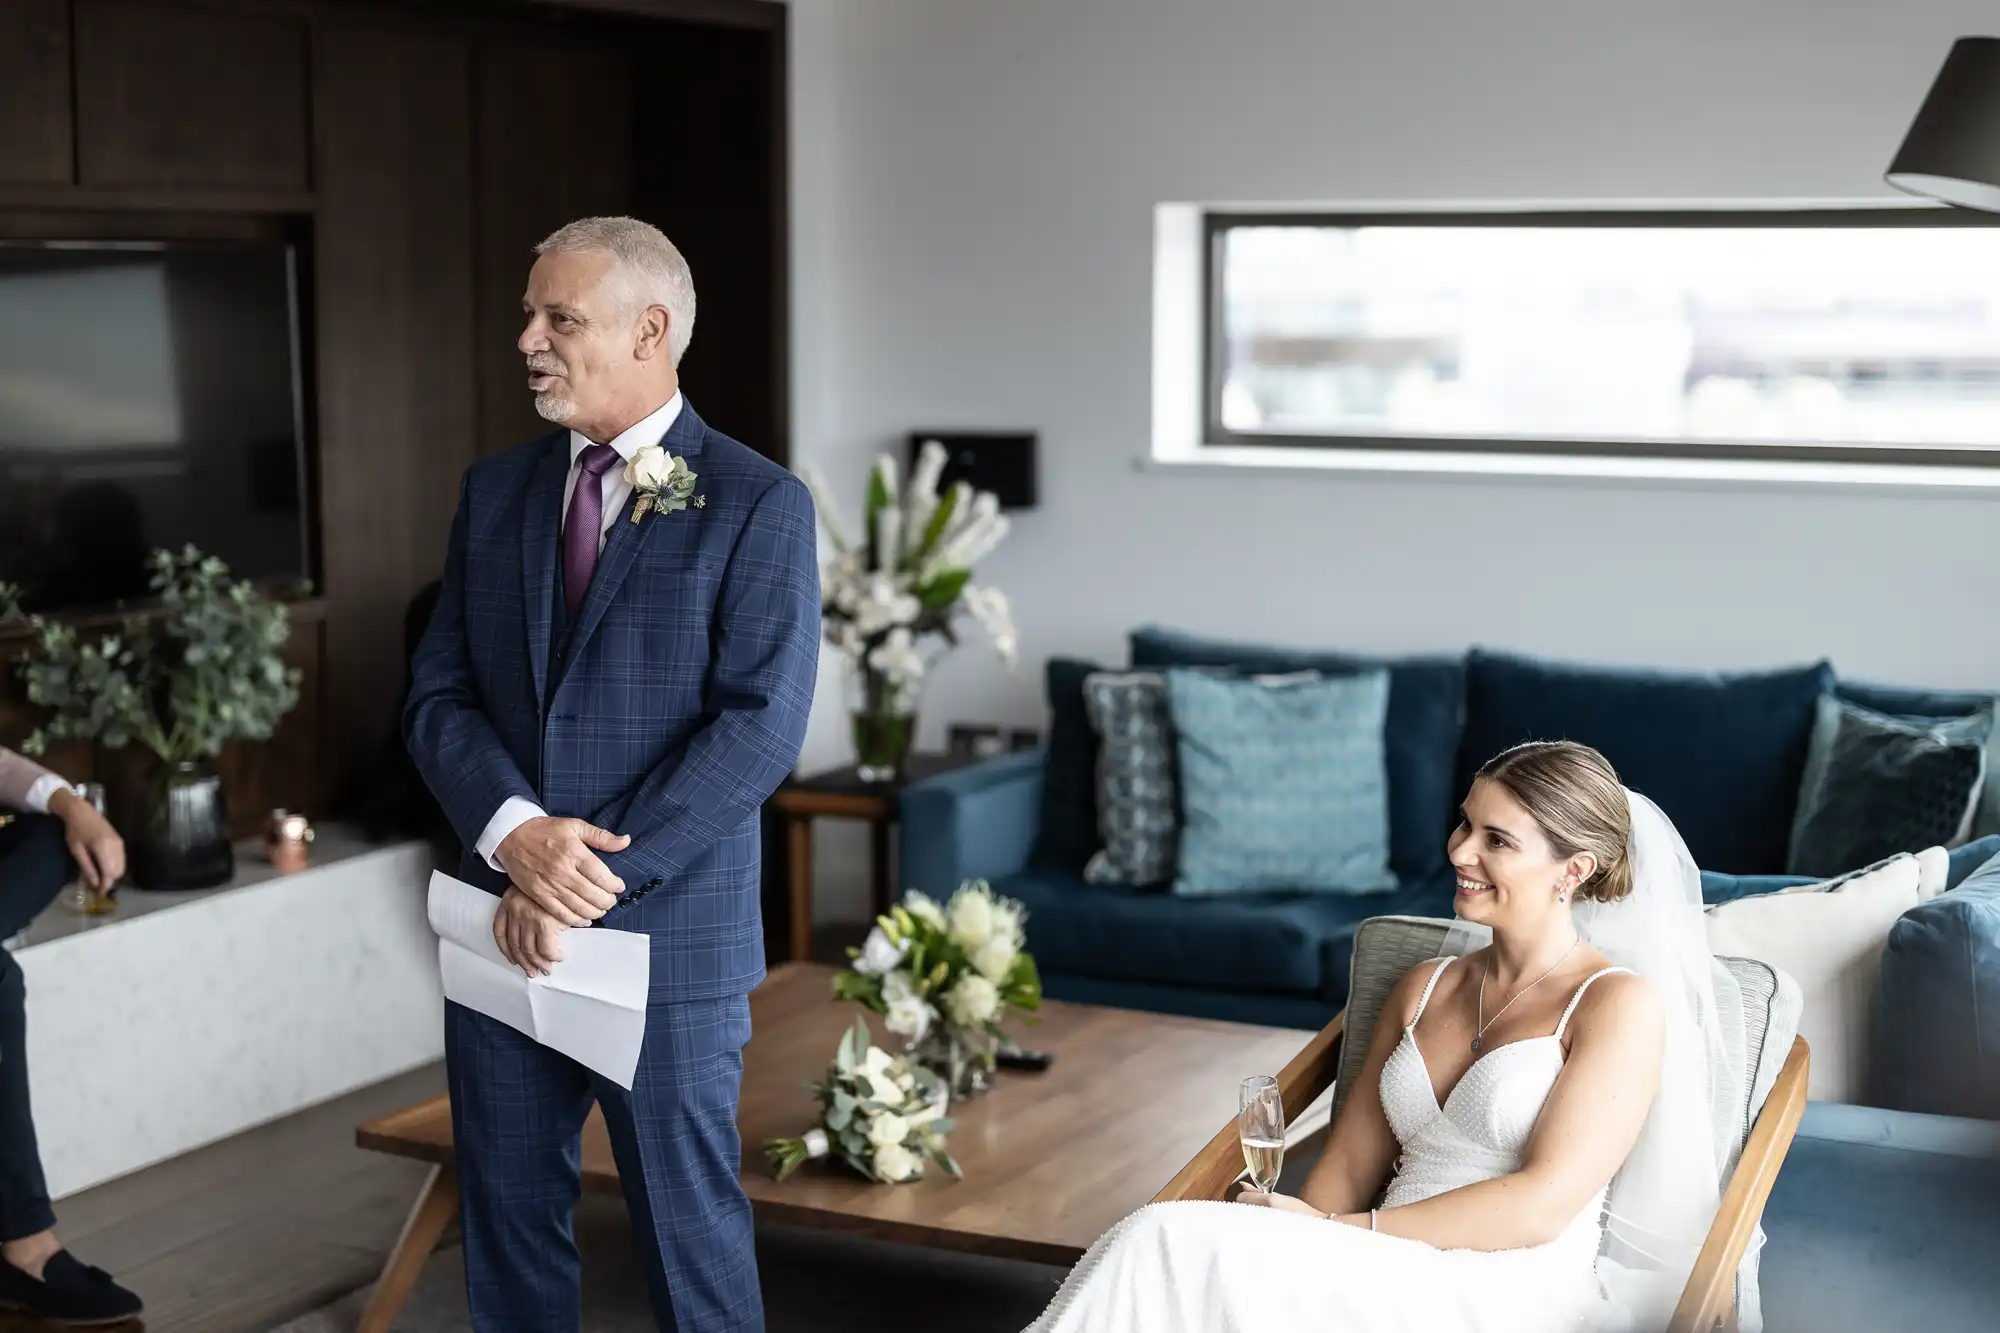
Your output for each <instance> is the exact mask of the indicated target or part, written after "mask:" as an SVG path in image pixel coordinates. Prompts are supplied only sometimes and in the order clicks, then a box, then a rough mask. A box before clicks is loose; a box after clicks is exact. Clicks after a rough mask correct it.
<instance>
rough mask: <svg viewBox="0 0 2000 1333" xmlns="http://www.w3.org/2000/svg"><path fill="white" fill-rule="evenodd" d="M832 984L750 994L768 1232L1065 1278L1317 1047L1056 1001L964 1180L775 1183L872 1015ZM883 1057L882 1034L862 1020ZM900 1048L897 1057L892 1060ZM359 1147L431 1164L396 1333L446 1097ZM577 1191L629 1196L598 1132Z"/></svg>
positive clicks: (982, 1118)
mask: <svg viewBox="0 0 2000 1333" xmlns="http://www.w3.org/2000/svg"><path fill="white" fill-rule="evenodd" d="M833 971H834V969H832V968H829V967H822V966H818V965H815V964H811V963H786V964H782V965H780V966H778V967H776V968H774V969H772V971H771V974H770V976H769V977H768V978H767V979H766V980H765V982H764V984H763V985H762V986H759V987H758V988H757V989H756V990H755V991H754V992H752V994H751V996H750V1014H751V1030H752V1033H753V1035H752V1037H751V1040H750V1045H749V1046H748V1047H747V1048H746V1050H745V1052H744V1060H743V1092H742V1103H741V1110H740V1113H739V1115H738V1121H737V1123H738V1127H739V1129H740V1130H741V1132H742V1135H743V1171H742V1181H743V1188H744V1189H745V1190H746V1191H747V1192H748V1193H749V1195H750V1199H751V1201H752V1203H753V1204H754V1206H755V1208H756V1212H757V1216H758V1218H759V1220H762V1221H776V1222H789V1223H793V1224H797V1225H803V1226H812V1227H824V1228H828V1229H831V1230H839V1231H850V1232H859V1233H861V1234H865V1235H870V1236H876V1237H879V1238H882V1239H885V1240H893V1241H902V1242H905V1243H907V1244H913V1245H928V1246H933V1247H936V1248H940V1249H948V1250H963V1251H968V1252H971V1253H975V1254H986V1255H996V1256H1000V1257H1003V1258H1010V1259H1027V1260H1032V1261H1035V1262H1038V1263H1045V1264H1056V1265H1068V1264H1073V1263H1075V1262H1076V1260H1077V1259H1078V1258H1080V1257H1082V1255H1083V1252H1084V1251H1085V1250H1086V1249H1088V1248H1089V1246H1090V1243H1091V1242H1092V1241H1094V1240H1095V1239H1097V1237H1098V1236H1099V1235H1100V1234H1101V1233H1103V1232H1104V1231H1105V1230H1107V1229H1108V1228H1109V1227H1110V1226H1111V1224H1112V1223H1114V1222H1116V1221H1117V1220H1118V1219H1119V1218H1121V1217H1124V1216H1125V1215H1126V1214H1127V1213H1130V1212H1132V1211H1133V1210H1134V1209H1136V1208H1139V1207H1141V1206H1142V1205H1144V1204H1145V1203H1146V1202H1148V1201H1149V1200H1150V1199H1152V1198H1153V1196H1154V1195H1156V1194H1158V1193H1159V1192H1160V1191H1161V1190H1162V1189H1163V1188H1164V1187H1165V1186H1166V1185H1167V1184H1168V1183H1169V1182H1171V1181H1172V1180H1173V1179H1174V1178H1175V1175H1176V1173H1178V1172H1179V1171H1181V1169H1182V1168H1183V1167H1184V1166H1186V1165H1187V1164H1188V1163H1189V1162H1190V1161H1191V1160H1192V1159H1193V1158H1194V1157H1195V1156H1196V1155H1197V1153H1199V1152H1200V1150H1201V1149H1202V1148H1203V1147H1204V1146H1206V1145H1207V1144H1208V1143H1209V1142H1210V1141H1211V1140H1212V1139H1214V1138H1216V1137H1217V1134H1218V1131H1220V1130H1225V1129H1227V1127H1228V1126H1229V1125H1230V1123H1231V1122H1232V1121H1233V1120H1234V1118H1235V1115H1236V1110H1237V1105H1236V1098H1237V1084H1238V1082H1239V1081H1240V1080H1242V1079H1243V1078H1245V1077H1248V1076H1249V1075H1251V1074H1276V1073H1278V1072H1279V1070H1280V1069H1282V1068H1283V1067H1284V1066H1285V1065H1286V1064H1287V1062H1289V1061H1291V1060H1292V1059H1293V1057H1294V1056H1297V1055H1299V1053H1300V1052H1301V1051H1302V1050H1304V1049H1305V1048H1306V1046H1307V1045H1308V1044H1309V1043H1311V1042H1313V1041H1314V1040H1315V1036H1314V1034H1313V1033H1310V1032H1304V1031H1294V1030H1291V1029H1286V1028H1263V1027H1250V1026H1247V1025H1244V1024H1239V1023H1218V1022H1211V1021H1208V1020H1205V1019H1195V1018H1173V1017H1168V1016H1165V1015H1160V1014H1144V1013H1137V1012H1134V1011H1131V1010H1125V1009H1104V1008H1098V1007H1096V1006H1092V1005H1080V1004H1060V1003H1055V1002H1050V1003H1048V1004H1046V1005H1045V1006H1044V1007H1043V1010H1042V1021H1041V1023H1040V1024H1039V1025H1038V1026H1034V1027H1023V1028H1021V1029H1020V1030H1019V1033H1018V1038H1019V1040H1020V1041H1021V1043H1022V1044H1023V1045H1024V1046H1029V1047H1034V1048H1039V1049H1047V1050H1052V1051H1054V1052H1055V1053H1056V1061H1055V1064H1054V1066H1053V1067H1052V1068H1050V1069H1049V1070H1047V1071H1046V1072H1044V1073H1039V1074H1033V1073H1019V1072H1014V1071H1010V1070H1004V1069H1003V1070H1001V1071H1000V1076H999V1085H998V1086H997V1087H996V1088H995V1089H994V1090H993V1091H992V1092H990V1093H988V1094H986V1095H985V1096H983V1097H979V1098H976V1099H973V1100H970V1101H966V1102H959V1103H955V1104H954V1105H953V1107H952V1116H953V1118H954V1119H955V1120H956V1121H957V1126H956V1128H954V1129H953V1131H952V1134H951V1151H952V1156H954V1157H955V1158H957V1159H958V1162H959V1164H960V1165H961V1166H962V1167H963V1168H964V1169H965V1179H963V1180H953V1179H951V1178H950V1177H949V1176H947V1175H945V1174H944V1173H943V1172H941V1171H939V1170H937V1169H936V1168H935V1167H932V1168H931V1170H930V1172H929V1173H928V1174H927V1176H926V1177H925V1179H923V1180H921V1181H919V1182H917V1183H915V1184H911V1185H896V1186H889V1185H877V1184H873V1183H870V1182H868V1181H865V1180H862V1179H861V1178H860V1177H858V1176H856V1175H853V1174H852V1173H850V1172H849V1171H848V1170H847V1169H846V1168H845V1167H842V1166H836V1165H835V1164H833V1163H830V1162H813V1163H808V1164H807V1165H806V1166H804V1167H802V1168H800V1170H799V1171H798V1172H796V1173H795V1174H794V1175H793V1176H792V1177H791V1178H790V1179H789V1180H786V1181H784V1182H783V1183H779V1182H778V1181H775V1180H773V1179H772V1178H771V1174H770V1172H769V1170H768V1169H767V1168H766V1166H765V1162H764V1157H763V1144H764V1141H765V1140H766V1139H771V1138H780V1137H783V1138H793V1137H796V1136H798V1135H799V1134H801V1133H803V1132H804V1131H805V1130H806V1129H807V1128H809V1127H810V1126H811V1124H812V1120H813V1114H814V1110H815V1106H814V1102H813V1098H812V1095H811V1094H810V1093H808V1092H807V1091H806V1089H805V1084H806V1083H807V1082H809V1081H816V1080H817V1079H819V1078H820V1077H821V1076H823V1075H824V1074H825V1073H826V1068H827V1066H828V1065H829V1064H830V1063H831V1062H832V1059H833V1052H834V1049H835V1047H836V1046H838V1044H839V1042H840V1034H841V1033H842V1032H844V1031H845V1030H846V1029H847V1028H848V1027H849V1026H851V1025H852V1024H853V1022H854V1020H855V1018H857V1017H859V1016H861V1015H862V1014H863V1013H864V1012H865V1011H863V1010H862V1009H861V1008H860V1007H859V1006H858V1005H853V1004H839V1003H836V1002H834V1001H833V999H832V998H831V990H830V985H831V983H830V979H831V977H832V975H833ZM867 1017H868V1018H869V1022H870V1026H871V1028H872V1029H873V1031H874V1033H875V1039H876V1041H877V1042H878V1043H879V1044H882V1045H884V1046H890V1044H891V1042H890V1039H889V1038H888V1037H887V1035H886V1034H885V1033H884V1032H883V1030H882V1028H881V1026H880V1021H879V1020H878V1019H876V1018H875V1016H874V1015H872V1014H870V1015H867ZM892 1049H893V1047H892ZM355 1142H356V1143H357V1144H359V1145H360V1146H361V1147H363V1148H368V1149H372V1150H374V1151H377V1152H385V1153H393V1154H396V1155H397V1156H402V1157H413V1158H416V1159H418V1160H419V1161H426V1162H430V1163H432V1164H433V1169H432V1171H431V1176H430V1179H429V1181H428V1182H427V1183H426V1184H425V1186H424V1190H423V1192H422V1194H421V1195H420V1196H419V1198H418V1200H417V1203H416V1206H415V1207H414V1208H413V1209H412V1210H411V1213H410V1218H409V1221H408V1222H407V1223H405V1225H404V1228H403V1234H402V1237H401V1238H400V1239H399V1240H398V1241H397V1243H396V1248H395V1250H394V1252H392V1253H391V1255H390V1257H389V1262H388V1264H387V1265H386V1266H385V1268H384V1269H383V1273H382V1279H381V1281H380V1282H379V1283H378V1284H377V1286H376V1289H375V1295H374V1297H373V1298H372V1299H371V1301H370V1302H369V1307H368V1310H367V1313H366V1314H365V1315H364V1316H363V1318H362V1321H361V1325H360V1333H386V1330H387V1329H388V1327H389V1323H390V1321H391V1320H392V1319H393V1318H394V1317H395V1313H396V1310H397V1308H398V1307H400V1306H401V1305H402V1303H403V1299H404V1297H405V1296H407V1295H408V1294H409V1289H410V1286H411V1284H413V1283H414V1282H415V1281H416V1278H417V1274H418V1273H419V1272H420V1271H421V1269H422V1267H423V1264H424V1260H425V1259H426V1258H427V1257H428V1256H429V1254H430V1252H431V1250H432V1249H433V1248H434V1247H435V1246H436V1245H437V1242H438V1237H439V1236H440V1235H441V1234H442V1233H443V1231H444V1229H445V1227H446V1226H447V1225H448V1224H449V1223H450V1221H451V1219H452V1216H453V1215H454V1214H455V1213H456V1212H457V1209H458V1184H457V1179H456V1177H455V1175H454V1174H453V1172H452V1168H451V1162H452V1144H451V1111H450V1106H449V1104H448V1103H447V1101H446V1099H445V1098H443V1097H439V1098H436V1099H434V1100H432V1101H428V1102H424V1103H422V1104H420V1105H417V1106H412V1107H409V1108H407V1109H406V1110H402V1111H398V1112H396V1113H395V1114H393V1115H388V1116H384V1117H382V1118H380V1119H378V1120H371V1121H369V1122H367V1123H366V1124H364V1125H362V1126H361V1127H360V1128H359V1129H358V1130H356V1132H355ZM583 1185H584V1188H585V1189H588V1190H593V1191H596V1192H600V1193H611V1194H615V1193H618V1192H619V1184H618V1168H617V1165H616V1163H615V1162H614V1161H613V1160H612V1156H611V1143H610V1140H609V1139H608V1138H607V1137H606V1135H605V1130H604V1121H603V1119H602V1118H601V1116H600V1115H599V1114H598V1112H596V1111H595V1110H593V1111H592V1112H591V1115H590V1120H589V1122H588V1123H587V1124H586V1125H585V1127H584V1131H583Z"/></svg>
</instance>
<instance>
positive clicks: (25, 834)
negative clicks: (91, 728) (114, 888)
mask: <svg viewBox="0 0 2000 1333" xmlns="http://www.w3.org/2000/svg"><path fill="white" fill-rule="evenodd" d="M75 870H76V864H75V862H73V861H72V860H70V855H69V846H68V844H67V843H66V842H65V840H64V838H63V826H62V821H61V820H59V819H57V818H55V817H54V816H53V815H19V816H16V817H15V819H14V821H13V822H12V823H10V824H7V825H4V826H0V940H5V939H7V938H8V937H9V936H11V935H14V934H15V933H17V932H19V931H20V930H22V929H23V928H24V927H26V926H27V924H28V923H29V922H30V921H33V920H34V919H35V917H36V916H37V915H39V914H40V913H41V910H42V909H43V908H44V907H47V906H48V905H49V903H50V902H52V901H54V899H55V896H56V894H57V893H58V892H60V891H61V889H62V886H63V885H65V884H67V883H69V881H70V879H71V877H72V876H73V875H74V873H75ZM55 1224H56V1215H55V1212H54V1210H53V1209H51V1208H50V1207H49V1187H48V1182H47V1181H46V1180H45V1179H44V1178H43V1176H42V1157H41V1152H40V1150H39V1149H38V1148H37V1147H36V1145H35V1118H34V1116H33V1114H32V1113H31V1112H30V1110H29V1107H28V987H27V981H26V978H24V977H23V976H22V975H21V965H20V964H19V963H17V962H15V961H14V955H13V954H11V953H9V952H8V951H7V950H5V949H0V1241H9V1240H20V1239H21V1238H22V1237H24V1236H33V1235H36V1234H38V1233H40V1232H43V1231H47V1230H48V1229H49V1228H50V1227H52V1226H54V1225H55Z"/></svg>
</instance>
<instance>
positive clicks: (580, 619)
mask: <svg viewBox="0 0 2000 1333" xmlns="http://www.w3.org/2000/svg"><path fill="white" fill-rule="evenodd" d="M707 429H708V428H707V427H706V426H704V425H702V421H701V418H700V417H698V416H696V415H695V414H694V406H693V405H692V404H691V403H688V402H686V401H685V400H683V402H682V403H681V412H680V415H679V416H677V417H675V418H674V424H673V425H671V426H669V427H667V433H666V435H665V436H664V437H663V438H662V439H661V440H660V444H661V445H662V446H663V447H664V448H665V449H666V451H667V452H668V453H670V454H679V455H680V456H681V457H683V458H686V459H688V460H689V462H690V466H692V463H693V459H694V458H695V456H696V455H697V454H699V453H700V451H701V439H702V436H703V435H704V434H706V433H707ZM700 471H701V469H700V468H698V467H697V468H695V472H696V473H697V474H699V473H700ZM697 480H699V476H697ZM638 498H639V497H638V496H637V495H633V496H630V497H628V498H627V499H626V501H625V505H624V507H623V508H622V509H620V510H619V511H618V520H617V521H616V522H615V523H613V524H612V525H611V532H610V535H609V536H607V537H606V538H605V539H604V553H603V554H602V555H600V556H598V558H597V573H596V574H594V575H592V576H591V580H590V591H589V592H588V593H586V594H585V595H584V599H583V607H582V609H581V610H579V611H578V612H577V617H576V627H575V628H574V629H572V630H571V631H570V640H569V656H570V657H571V659H575V658H577V657H580V656H582V655H583V648H584V645H585V644H587V643H588V642H590V636H591V635H592V634H594V633H596V632H597V624H598V622H599V621H601V620H603V619H604V612H605V609H606V608H607V607H609V606H610V605H611V599H612V598H613V597H616V596H617V595H618V588H619V585H621V584H623V583H624V582H625V576H626V575H627V574H629V573H631V572H632V561H633V560H634V559H636V558H637V557H638V554H639V550H640V547H641V546H642V545H644V543H645V541H646V538H647V536H648V535H650V534H651V533H652V531H653V525H654V524H656V523H662V522H672V521H673V520H674V519H675V518H676V517H684V516H685V514H686V512H687V511H685V510H683V511H681V514H680V515H674V514H648V515H646V517H644V518H642V519H640V520H639V521H638V522H637V523H634V522H633V521H632V506H633V504H634V502H636V501H637V500H638Z"/></svg>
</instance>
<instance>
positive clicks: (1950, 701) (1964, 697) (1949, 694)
mask: <svg viewBox="0 0 2000 1333" xmlns="http://www.w3.org/2000/svg"><path fill="white" fill-rule="evenodd" d="M1834 693H1835V694H1837V695H1839V696H1840V697H1841V698H1843V699H1845V700H1847V701H1848V702H1849V703H1857V704H1860V705H1861V706H1862V707H1863V708H1872V709H1874V710H1875V711H1876V712H1878V713H1888V714H1890V715H1891V716H1894V717H1970V716H1971V715H1972V714H1974V713H1977V712H1979V711H1980V710H1982V709H1987V708H1994V707H1995V706H1996V704H2000V699H1996V698H1995V696H1994V695H1992V694H1987V693H1981V692H1979V691H1977V690H1912V689H1905V688H1904V687H1903V686H1901V685H1874V684H1870V683H1869V682H1867V681H1862V680H1843V681H1841V682H1839V683H1838V684H1836V685H1835V686H1834ZM1986 774H1987V778H1986V790H1985V791H1984V792H1983V793H1981V795H1980V798H1979V810H1978V812H1977V813H1976V814H1974V815H1973V817H1972V836H1973V837H1975V838H1986V837H1992V836H1995V835H2000V726H1996V727H1994V728H1993V731H1992V734H1991V735H1989V736H1988V737H1987V738H1986Z"/></svg>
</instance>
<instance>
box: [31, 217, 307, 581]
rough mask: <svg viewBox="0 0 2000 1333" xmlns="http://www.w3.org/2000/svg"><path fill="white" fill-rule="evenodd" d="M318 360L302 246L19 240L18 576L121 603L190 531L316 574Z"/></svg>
mask: <svg viewBox="0 0 2000 1333" xmlns="http://www.w3.org/2000/svg"><path fill="white" fill-rule="evenodd" d="M302 364H303V362H302V358H301V355H300V346H299V301H298V275H297V256H296V254H295V252H294V249H293V247H291V246H290V245H287V244H284V243H281V242H277V241H228V242H207V241H202V242H182V241H173V242H151V241H146V242H131V241H105V242H76V241H11V240H10V241H0V581H4V582H8V583H13V584H17V585H19V587H20V588H21V591H22V602H23V605H24V606H25V607H26V608H27V609H28V610H30V611H80V610H91V609H100V608H110V607H115V606H118V605H120V604H121V603H128V602H135V601H139V600H143V599H144V598H145V597H146V596H147V595H148V593H147V588H146V581H147V571H146V567H145V561H146V557H147V555H148V554H149V553H150V552H151V551H152V550H153V549H154V548H156V547H161V546H165V547H171V548H175V549H178V548H179V547H180V546H182V545H183V544H185V543H188V542H192V543H194V544H195V545H197V546H199V547H200V548H201V549H202V550H204V551H206V552H208V553H210V554H212V555H217V556H220V557H222V558H223V559H224V560H226V561H228V562H229V566H230V568H231V570H232V571H234V573H235V574H236V575H237V576H238V577H242V578H250V579H256V580H259V581H264V580H274V581H275V580H293V579H299V578H304V577H308V576H309V575H310V573H311V552H310V551H309V549H308V546H309V540H310V538H309V525H308V524H307V522H306V517H305V515H306V507H305V493H306V483H305V475H306V451H305V411H304V394H303V384H302V380H301V366H302Z"/></svg>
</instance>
